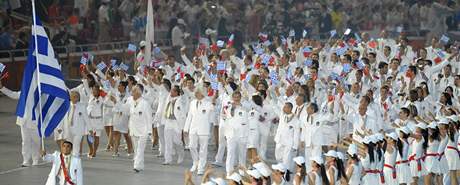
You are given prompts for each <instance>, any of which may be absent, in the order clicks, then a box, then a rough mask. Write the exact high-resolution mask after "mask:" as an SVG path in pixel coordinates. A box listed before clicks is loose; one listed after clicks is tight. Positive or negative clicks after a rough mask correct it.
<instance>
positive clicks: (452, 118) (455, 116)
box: [447, 115, 458, 122]
mask: <svg viewBox="0 0 460 185" xmlns="http://www.w3.org/2000/svg"><path fill="white" fill-rule="evenodd" d="M447 118H448V119H450V120H452V121H453V122H457V121H458V116H457V115H452V116H449V117H447Z"/></svg>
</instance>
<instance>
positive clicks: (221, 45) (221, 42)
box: [217, 40, 225, 48]
mask: <svg viewBox="0 0 460 185" xmlns="http://www.w3.org/2000/svg"><path fill="white" fill-rule="evenodd" d="M224 44H225V42H224V41H222V40H218V41H217V46H218V47H219V48H223V47H224Z"/></svg>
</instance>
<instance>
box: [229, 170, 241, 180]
mask: <svg viewBox="0 0 460 185" xmlns="http://www.w3.org/2000/svg"><path fill="white" fill-rule="evenodd" d="M227 179H229V180H232V181H235V182H241V175H240V174H239V173H238V172H233V173H232V174H231V175H229V176H227Z"/></svg>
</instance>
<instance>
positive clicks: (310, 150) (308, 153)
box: [304, 145, 322, 172]
mask: <svg viewBox="0 0 460 185" xmlns="http://www.w3.org/2000/svg"><path fill="white" fill-rule="evenodd" d="M304 149H305V150H304V151H305V153H304V155H305V167H306V171H307V172H310V171H311V161H310V158H311V157H314V156H321V150H322V149H321V146H315V145H310V146H305V148H304Z"/></svg>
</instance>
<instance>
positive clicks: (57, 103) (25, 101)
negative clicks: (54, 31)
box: [16, 16, 70, 137]
mask: <svg viewBox="0 0 460 185" xmlns="http://www.w3.org/2000/svg"><path fill="white" fill-rule="evenodd" d="M35 42H36V43H35ZM29 43H30V44H29V51H28V56H27V64H26V67H25V69H24V76H23V78H22V84H21V94H20V97H19V102H18V106H17V108H16V115H17V116H18V117H21V118H23V119H24V120H29V121H35V120H37V126H38V129H39V130H40V132H39V136H40V137H42V136H43V134H44V135H45V137H48V136H50V135H51V134H52V133H53V130H54V129H55V128H56V127H57V126H58V125H59V123H60V122H61V121H62V120H63V118H64V116H65V114H66V112H67V111H68V109H69V105H70V101H69V93H68V91H67V87H66V85H65V83H64V77H63V76H62V73H61V66H60V64H59V63H58V61H57V59H56V58H55V55H54V50H53V46H51V43H50V41H49V39H48V36H47V35H46V32H45V29H44V27H43V26H42V23H41V21H40V20H39V18H38V16H36V21H35V24H34V25H32V37H31V41H30V42H29ZM37 65H38V68H37ZM40 109H41V110H40ZM40 113H41V115H40Z"/></svg>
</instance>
